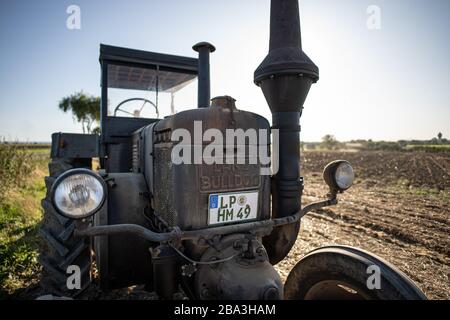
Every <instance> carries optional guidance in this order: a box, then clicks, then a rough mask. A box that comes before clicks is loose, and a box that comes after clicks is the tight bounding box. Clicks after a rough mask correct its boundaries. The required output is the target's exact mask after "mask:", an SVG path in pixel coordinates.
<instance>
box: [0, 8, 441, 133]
mask: <svg viewBox="0 0 450 320" xmlns="http://www.w3.org/2000/svg"><path fill="white" fill-rule="evenodd" d="M71 4H76V5H78V6H79V7H80V8H81V30H68V29H67V28H66V19H67V17H68V14H67V13H66V9H67V7H68V6H69V5H71ZM372 4H374V5H377V6H379V8H380V9H381V29H379V30H369V29H368V28H367V26H366V21H367V18H368V14H367V13H366V10H367V7H368V6H369V5H372ZM300 17H301V24H302V36H303V48H304V50H305V52H306V53H307V54H308V55H309V56H310V57H311V58H312V59H313V61H314V62H315V63H316V64H317V65H318V66H319V68H320V75H321V79H320V80H319V82H318V83H317V84H315V85H314V86H313V88H312V89H311V91H310V94H309V96H308V98H307V101H306V104H305V110H304V114H303V117H302V119H301V123H302V137H303V139H304V140H307V141H314V140H320V138H321V137H322V136H323V135H325V134H327V133H331V134H334V135H335V136H336V137H337V138H338V139H340V140H349V139H357V138H365V139H369V138H372V139H376V140H380V139H384V140H397V139H412V138H419V139H429V138H431V137H433V136H436V134H437V133H438V132H439V131H441V132H442V133H443V134H444V136H445V137H447V138H450V62H449V58H450V35H449V32H450V1H448V0H428V1H426V0H370V1H366V0H340V1H338V0H301V1H300ZM202 40H206V41H210V42H212V43H213V44H214V45H215V46H216V48H217V51H216V52H215V53H213V55H212V57H211V59H212V60H211V72H212V83H211V85H212V96H216V95H223V94H228V95H231V96H233V97H234V98H236V99H237V105H238V107H239V108H242V109H245V110H250V111H253V112H256V113H259V114H261V115H263V116H265V117H267V118H269V119H270V112H269V109H268V107H267V105H266V103H265V100H264V98H263V95H262V93H261V92H260V90H259V89H258V88H257V87H256V86H255V85H254V84H253V82H252V79H253V71H254V69H255V68H256V67H257V65H258V64H259V62H260V61H261V60H262V58H263V57H264V56H265V55H266V53H267V48H268V40H269V1H268V0H245V1H242V0H227V1H219V0H216V1H214V0H210V1H206V0H204V1H200V0H189V1H187V0H184V1H177V0H166V1H163V0H147V1H133V0H129V1H106V0H95V1H87V0H71V1H64V0H58V1H24V0H0V43H1V50H0V136H2V137H5V138H6V139H8V140H17V139H19V140H28V141H49V140H50V134H51V133H52V132H56V131H66V132H80V129H81V126H80V125H79V124H77V123H74V122H73V120H72V117H71V115H69V114H64V113H62V112H61V111H59V110H58V108H57V105H58V101H59V99H60V98H61V97H63V96H66V95H69V94H71V93H74V92H76V91H80V90H83V91H85V92H87V93H90V94H93V95H100V86H99V81H100V72H99V71H100V67H99V63H98V51H99V44H100V43H106V44H111V45H118V46H124V47H130V48H136V49H143V50H148V51H156V52H164V53H173V54H178V55H187V56H195V52H194V51H192V49H191V47H192V45H193V44H194V43H196V42H198V41H202ZM187 107H190V106H187ZM191 107H195V106H191Z"/></svg>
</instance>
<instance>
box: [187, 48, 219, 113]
mask: <svg viewBox="0 0 450 320" xmlns="http://www.w3.org/2000/svg"><path fill="white" fill-rule="evenodd" d="M192 49H194V50H195V51H197V52H198V97H197V98H198V108H208V107H209V105H210V100H211V88H210V75H209V53H210V52H214V51H216V48H215V47H214V46H213V45H212V44H211V43H209V42H199V43H197V44H196V45H194V46H193V47H192Z"/></svg>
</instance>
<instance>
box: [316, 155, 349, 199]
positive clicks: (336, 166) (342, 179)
mask: <svg viewBox="0 0 450 320" xmlns="http://www.w3.org/2000/svg"><path fill="white" fill-rule="evenodd" d="M323 179H324V180H325V183H326V184H327V185H328V186H329V187H330V192H331V193H332V194H337V193H338V192H343V191H345V190H347V189H348V188H350V187H351V186H352V184H353V180H354V179H355V173H354V171H353V168H352V165H351V164H350V162H348V161H346V160H335V161H332V162H330V163H329V164H327V165H326V166H325V169H324V170H323Z"/></svg>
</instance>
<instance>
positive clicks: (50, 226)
mask: <svg viewBox="0 0 450 320" xmlns="http://www.w3.org/2000/svg"><path fill="white" fill-rule="evenodd" d="M48 167H49V173H50V174H49V176H48V177H45V185H46V188H47V194H46V197H45V198H44V199H42V202H41V203H42V208H43V211H44V217H43V220H42V222H41V227H40V234H41V238H42V241H41V248H40V255H39V262H40V264H41V265H42V276H41V286H42V288H43V290H44V291H45V293H51V294H54V295H58V296H66V297H75V296H77V295H79V294H80V293H81V292H82V291H83V290H84V289H86V288H87V287H88V286H89V284H90V283H91V249H90V243H89V242H90V241H89V239H86V238H76V237H74V236H73V232H74V230H75V223H76V222H75V221H74V220H71V219H68V218H66V217H63V216H62V215H60V214H58V213H57V212H56V209H55V208H54V206H53V204H52V202H51V199H50V189H51V187H52V185H53V183H54V182H55V180H56V178H57V177H58V176H59V175H61V174H62V173H64V172H66V171H67V170H70V169H73V168H91V159H62V158H54V159H52V161H51V162H50V163H49V166H48ZM70 266H72V267H70ZM69 267H70V268H69ZM78 271H79V274H75V273H78ZM71 275H74V276H76V277H78V276H79V279H73V281H69V282H71V283H70V284H69V285H68V281H67V280H68V277H69V276H71ZM69 280H70V279H69ZM78 280H79V281H78Z"/></svg>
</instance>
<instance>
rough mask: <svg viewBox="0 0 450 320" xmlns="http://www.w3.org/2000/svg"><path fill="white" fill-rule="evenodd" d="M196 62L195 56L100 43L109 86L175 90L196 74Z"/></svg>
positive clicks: (160, 90) (162, 90)
mask: <svg viewBox="0 0 450 320" xmlns="http://www.w3.org/2000/svg"><path fill="white" fill-rule="evenodd" d="M197 62H198V59H196V58H188V57H182V56H175V55H168V54H162V53H154V52H146V51H141V50H133V49H127V48H120V47H113V46H107V45H103V44H102V45H100V63H101V64H102V66H105V65H107V66H108V69H107V74H108V80H107V86H108V87H109V88H120V89H133V90H146V91H159V92H176V91H178V90H180V89H181V88H183V87H184V86H186V85H187V84H189V83H190V82H192V81H193V80H194V79H195V78H196V77H197V73H198V72H197ZM102 85H103V83H102Z"/></svg>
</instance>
